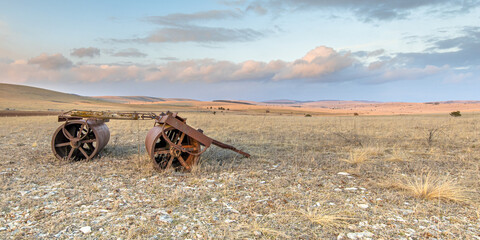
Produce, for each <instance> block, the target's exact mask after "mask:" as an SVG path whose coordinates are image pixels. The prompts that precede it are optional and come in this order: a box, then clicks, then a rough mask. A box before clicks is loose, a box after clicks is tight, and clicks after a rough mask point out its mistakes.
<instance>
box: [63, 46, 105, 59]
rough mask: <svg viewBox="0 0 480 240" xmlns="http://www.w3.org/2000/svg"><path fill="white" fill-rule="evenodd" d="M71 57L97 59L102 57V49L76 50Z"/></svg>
mask: <svg viewBox="0 0 480 240" xmlns="http://www.w3.org/2000/svg"><path fill="white" fill-rule="evenodd" d="M70 55H71V56H75V57H79V58H83V57H91V58H93V57H95V56H100V49H98V48H94V47H88V48H74V49H73V50H72V52H71V53H70Z"/></svg>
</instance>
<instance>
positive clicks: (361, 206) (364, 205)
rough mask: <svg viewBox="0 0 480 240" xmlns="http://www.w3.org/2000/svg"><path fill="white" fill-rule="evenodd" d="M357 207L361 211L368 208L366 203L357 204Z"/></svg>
mask: <svg viewBox="0 0 480 240" xmlns="http://www.w3.org/2000/svg"><path fill="white" fill-rule="evenodd" d="M358 207H359V208H362V209H367V208H368V207H369V206H368V204H366V203H362V204H358Z"/></svg>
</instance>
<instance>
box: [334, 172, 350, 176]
mask: <svg viewBox="0 0 480 240" xmlns="http://www.w3.org/2000/svg"><path fill="white" fill-rule="evenodd" d="M337 174H338V175H342V176H350V173H346V172H339V173H337Z"/></svg>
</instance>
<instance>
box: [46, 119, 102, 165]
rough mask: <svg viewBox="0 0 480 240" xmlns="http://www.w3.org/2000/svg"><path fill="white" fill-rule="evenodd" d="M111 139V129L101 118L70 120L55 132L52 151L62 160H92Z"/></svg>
mask: <svg viewBox="0 0 480 240" xmlns="http://www.w3.org/2000/svg"><path fill="white" fill-rule="evenodd" d="M109 139H110V131H109V130H108V127H107V125H105V123H104V122H103V121H101V120H70V121H66V122H65V123H64V124H63V125H62V126H60V127H59V128H57V130H56V131H55V133H54V134H53V137H52V151H53V154H54V155H55V157H57V158H58V159H60V160H63V159H65V160H84V159H86V160H90V159H92V158H93V157H94V156H95V155H97V153H98V152H99V151H100V150H102V149H103V148H104V147H105V145H107V143H108V140H109Z"/></svg>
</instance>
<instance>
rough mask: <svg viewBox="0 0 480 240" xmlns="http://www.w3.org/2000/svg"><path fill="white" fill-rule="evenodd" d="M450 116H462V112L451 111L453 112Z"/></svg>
mask: <svg viewBox="0 0 480 240" xmlns="http://www.w3.org/2000/svg"><path fill="white" fill-rule="evenodd" d="M450 116H452V117H461V116H462V114H461V113H460V111H454V112H451V113H450Z"/></svg>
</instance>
